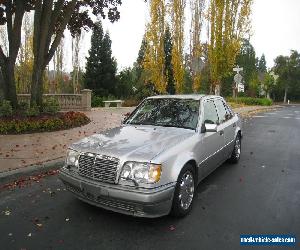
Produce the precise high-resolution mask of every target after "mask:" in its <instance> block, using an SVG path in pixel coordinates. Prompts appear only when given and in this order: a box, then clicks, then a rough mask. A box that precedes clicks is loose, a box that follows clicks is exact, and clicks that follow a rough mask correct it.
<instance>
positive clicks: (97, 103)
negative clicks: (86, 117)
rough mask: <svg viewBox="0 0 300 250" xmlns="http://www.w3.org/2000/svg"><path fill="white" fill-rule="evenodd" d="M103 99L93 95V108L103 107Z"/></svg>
mask: <svg viewBox="0 0 300 250" xmlns="http://www.w3.org/2000/svg"><path fill="white" fill-rule="evenodd" d="M103 100H104V99H103V98H102V97H100V96H96V95H92V107H93V108H94V107H103V106H104V103H103Z"/></svg>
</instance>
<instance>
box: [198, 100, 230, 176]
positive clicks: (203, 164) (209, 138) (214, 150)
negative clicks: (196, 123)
mask: <svg viewBox="0 0 300 250" xmlns="http://www.w3.org/2000/svg"><path fill="white" fill-rule="evenodd" d="M202 110H203V112H202V119H201V120H202V124H205V123H211V124H216V125H218V124H219V117H218V114H217V110H216V106H215V104H214V102H213V100H207V101H204V102H203V106H202ZM223 147H224V130H223V127H222V126H220V125H218V126H217V132H204V133H202V134H201V142H200V147H199V149H200V157H201V159H200V161H199V162H200V164H199V167H200V168H199V170H200V172H201V177H202V178H204V177H205V176H207V175H208V174H209V173H210V172H212V171H213V170H214V169H215V168H216V167H218V166H219V164H220V163H221V162H222V160H223V155H222V152H221V149H222V148H223Z"/></svg>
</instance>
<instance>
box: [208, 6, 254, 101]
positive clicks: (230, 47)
mask: <svg viewBox="0 0 300 250" xmlns="http://www.w3.org/2000/svg"><path fill="white" fill-rule="evenodd" d="M252 2H253V0H210V3H209V11H208V23H209V47H208V60H209V65H210V78H211V92H212V93H215V94H217V95H219V94H220V89H221V80H222V78H223V77H225V76H227V75H228V74H230V73H231V71H232V67H233V66H234V63H235V58H236V56H237V54H238V52H239V50H240V46H241V40H242V38H243V37H244V36H245V34H247V33H248V32H249V31H250V13H251V5H252Z"/></svg>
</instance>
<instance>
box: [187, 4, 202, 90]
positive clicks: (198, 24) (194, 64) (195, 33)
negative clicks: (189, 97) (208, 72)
mask: <svg viewBox="0 0 300 250" xmlns="http://www.w3.org/2000/svg"><path fill="white" fill-rule="evenodd" d="M190 7H191V14H192V21H191V30H190V64H191V65H190V69H191V75H192V81H193V91H194V92H198V91H199V89H200V84H201V65H200V64H201V63H202V61H201V56H202V46H201V41H200V36H201V31H202V24H203V21H204V7H205V0H191V1H190Z"/></svg>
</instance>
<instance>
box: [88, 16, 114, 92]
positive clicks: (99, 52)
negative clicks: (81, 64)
mask: <svg viewBox="0 0 300 250" xmlns="http://www.w3.org/2000/svg"><path fill="white" fill-rule="evenodd" d="M116 71H117V67H116V62H115V59H114V58H113V57H112V51H111V40H110V38H109V34H108V33H105V34H104V32H103V29H102V25H101V22H98V23H96V26H95V28H94V30H93V34H92V38H91V49H90V50H89V57H88V58H87V63H86V73H85V86H86V87H87V88H90V89H92V90H93V91H94V93H95V94H96V95H99V96H108V95H114V94H115V86H116Z"/></svg>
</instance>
